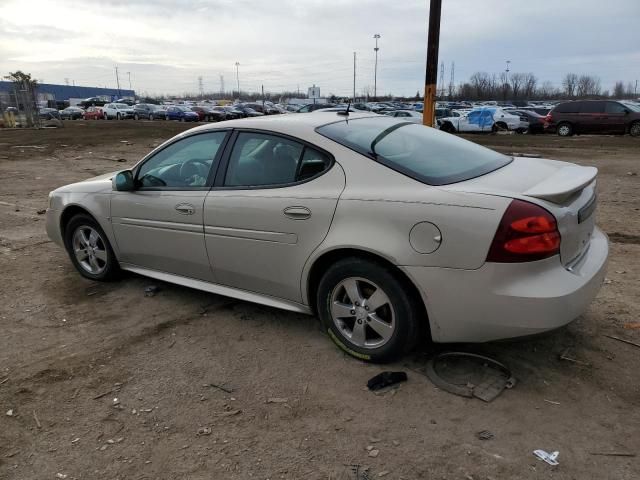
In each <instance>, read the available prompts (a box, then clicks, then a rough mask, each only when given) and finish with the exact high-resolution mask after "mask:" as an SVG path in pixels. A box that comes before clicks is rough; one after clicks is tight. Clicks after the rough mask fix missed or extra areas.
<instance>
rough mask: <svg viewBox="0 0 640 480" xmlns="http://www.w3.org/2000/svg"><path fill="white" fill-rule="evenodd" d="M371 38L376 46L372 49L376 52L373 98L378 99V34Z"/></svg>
mask: <svg viewBox="0 0 640 480" xmlns="http://www.w3.org/2000/svg"><path fill="white" fill-rule="evenodd" d="M373 38H375V39H376V46H375V48H374V49H373V51H374V52H376V64H375V67H374V68H373V99H374V100H378V50H380V49H379V48H378V39H379V38H380V34H379V33H376V34H375V35H374V36H373Z"/></svg>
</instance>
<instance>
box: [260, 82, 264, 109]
mask: <svg viewBox="0 0 640 480" xmlns="http://www.w3.org/2000/svg"><path fill="white" fill-rule="evenodd" d="M261 89H262V111H263V112H264V85H261Z"/></svg>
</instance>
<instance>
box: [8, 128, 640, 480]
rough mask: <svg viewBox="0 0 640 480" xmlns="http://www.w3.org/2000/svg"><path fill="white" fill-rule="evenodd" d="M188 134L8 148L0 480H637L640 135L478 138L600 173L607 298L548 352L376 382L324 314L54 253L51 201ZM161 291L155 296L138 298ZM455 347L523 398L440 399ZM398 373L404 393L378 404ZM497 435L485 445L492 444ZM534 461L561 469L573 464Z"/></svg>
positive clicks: (417, 364)
mask: <svg viewBox="0 0 640 480" xmlns="http://www.w3.org/2000/svg"><path fill="white" fill-rule="evenodd" d="M187 128H189V127H188V126H185V125H183V124H180V123H174V122H148V121H139V122H134V121H120V122H66V126H65V128H61V129H45V130H40V131H33V130H26V129H21V130H13V131H5V130H3V131H0V272H1V273H2V289H1V290H0V331H2V335H0V478H2V479H5V478H6V479H21V480H24V479H49V478H50V479H55V478H67V479H69V480H71V479H99V478H100V479H102V478H104V479H187V478H188V479H194V480H198V479H214V478H215V479H218V478H219V479H248V478H257V479H279V478H284V479H354V480H355V479H367V478H368V479H374V478H388V479H400V478H403V479H426V478H429V479H431V478H433V479H450V478H451V479H454V478H455V479H473V480H485V479H496V480H497V479H507V478H522V479H547V478H555V479H586V478H597V479H609V478H611V479H621V480H626V479H629V480H631V479H637V478H638V477H639V476H640V435H639V432H640V188H639V187H640V141H639V140H638V139H637V138H631V137H628V136H626V137H614V136H575V137H571V138H560V137H556V136H550V135H545V136H543V135H500V134H499V135H487V136H468V137H466V138H468V139H470V140H472V141H477V142H479V143H482V144H484V145H487V146H490V147H491V148H495V149H497V150H499V151H501V152H504V153H508V152H516V153H533V154H540V155H542V156H543V157H547V158H555V159H559V160H567V161H572V162H576V163H578V164H581V165H593V166H596V167H598V168H599V170H600V174H599V177H598V178H599V179H598V191H599V206H598V211H597V221H598V224H599V226H600V227H601V228H602V229H603V230H604V231H605V232H606V233H607V234H608V235H609V238H610V241H611V244H610V248H611V251H610V255H611V256H610V262H609V270H608V274H607V279H606V280H605V284H604V285H603V288H602V290H601V292H600V294H599V295H598V297H597V299H596V300H595V301H594V303H593V304H592V306H591V307H590V309H589V310H588V312H587V313H586V314H585V315H584V316H583V317H581V318H579V319H578V320H576V321H575V322H573V323H572V324H570V325H569V326H568V327H566V328H563V329H561V330H558V331H555V332H551V333H548V334H545V335H544V336H540V337H536V338H533V339H521V340H518V341H508V342H498V343H492V344H485V345H455V346H451V345H448V346H429V345H425V346H424V347H423V348H421V349H420V350H418V351H416V352H415V353H414V354H413V355H411V356H409V357H407V358H405V359H403V360H401V361H398V362H396V363H394V364H392V365H370V364H366V363H363V362H360V361H358V360H355V359H353V358H350V357H347V356H346V355H345V354H343V353H342V352H341V351H340V350H339V349H338V348H336V347H335V346H334V345H333V344H332V343H331V342H330V341H329V339H328V338H326V334H325V333H324V332H323V331H322V330H321V329H320V328H319V324H318V322H317V320H316V319H315V318H313V317H308V316H304V315H299V314H295V313H290V312H284V311H280V310H276V309H272V308H268V307H262V306H258V305H254V304H250V303H246V302H242V301H239V300H234V299H230V298H226V297H221V296H215V295H212V294H207V293H204V292H200V291H196V290H190V289H187V288H183V287H179V286H175V285H170V284H165V283H162V282H156V281H153V280H150V279H146V278H144V277H139V276H136V275H133V274H127V275H125V276H124V278H123V280H122V281H120V282H118V283H108V284H97V283H93V282H90V281H88V280H86V279H84V278H82V277H81V276H80V275H79V274H78V273H76V271H75V270H74V268H73V266H72V264H71V262H70V261H69V259H68V258H67V256H66V253H65V252H63V251H62V250H61V249H60V248H59V247H57V246H56V245H54V244H53V243H51V242H50V241H49V239H48V238H47V236H46V234H45V231H44V215H43V214H42V213H43V212H44V210H45V209H46V208H47V194H48V192H49V191H50V190H53V189H55V188H57V187H59V186H61V185H64V184H67V183H71V182H74V181H78V180H82V179H85V178H88V177H91V176H96V175H99V174H102V173H106V172H110V171H115V170H119V169H123V168H125V167H126V166H130V165H132V164H133V163H135V162H136V161H137V160H138V159H139V158H140V157H141V156H142V155H144V154H145V153H147V152H148V151H149V150H151V149H152V148H153V147H155V146H157V145H158V144H159V143H160V142H162V141H164V140H165V139H167V138H169V137H171V136H173V135H175V134H176V133H178V132H179V131H182V130H185V129H187ZM150 285H155V286H157V287H158V291H157V292H156V293H155V295H152V296H151V295H150V296H145V288H146V287H148V286H150ZM461 301H464V299H461ZM469 315H473V312H472V311H470V312H469ZM611 337H616V338H617V339H616V338H611ZM619 339H624V340H627V341H629V342H633V343H635V345H634V344H631V343H625V342H622V341H620V340H619ZM444 350H464V351H470V352H476V353H481V354H484V355H488V356H491V357H492V358H495V359H497V360H499V361H501V362H502V363H504V364H506V365H508V366H509V368H510V369H511V372H512V373H513V375H514V376H515V377H516V379H517V384H516V386H515V387H514V388H513V389H510V390H506V391H504V392H503V393H502V394H501V395H500V396H499V397H498V398H496V399H495V400H493V401H492V402H490V403H485V402H483V401H481V400H479V399H468V398H462V397H458V396H454V395H452V394H450V393H447V392H444V391H442V390H440V389H438V388H437V387H435V385H433V384H432V383H431V382H430V380H429V379H428V378H427V377H426V376H424V375H423V374H422V373H421V372H422V371H423V369H424V366H425V364H426V360H427V359H428V358H429V357H430V355H432V353H433V352H434V351H444ZM384 370H395V371H405V372H407V374H408V381H407V382H406V383H402V384H399V385H398V386H397V387H396V388H392V389H389V390H386V391H382V392H379V393H377V394H376V393H374V392H371V391H369V390H368V389H367V388H366V385H367V380H369V379H370V378H371V377H373V376H374V375H376V374H377V373H380V372H381V371H384ZM485 430H487V431H489V432H490V433H491V435H487V436H490V437H491V438H488V439H481V438H479V436H478V433H479V432H481V431H485ZM536 449H543V450H546V451H548V452H552V451H556V450H557V451H559V452H560V455H559V457H558V461H559V463H560V464H559V465H558V466H556V467H552V466H550V465H548V464H546V463H544V462H542V461H540V460H538V459H537V458H535V457H534V455H533V451H534V450H536Z"/></svg>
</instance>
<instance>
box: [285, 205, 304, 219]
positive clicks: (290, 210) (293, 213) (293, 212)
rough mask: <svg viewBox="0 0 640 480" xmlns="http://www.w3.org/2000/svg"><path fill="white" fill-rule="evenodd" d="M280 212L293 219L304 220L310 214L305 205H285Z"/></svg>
mask: <svg viewBox="0 0 640 480" xmlns="http://www.w3.org/2000/svg"><path fill="white" fill-rule="evenodd" d="M282 213H284V216H285V217H289V218H291V219H293V220H306V219H307V218H309V217H310V216H311V210H309V209H308V208H307V207H287V208H285V209H284V210H283V211H282Z"/></svg>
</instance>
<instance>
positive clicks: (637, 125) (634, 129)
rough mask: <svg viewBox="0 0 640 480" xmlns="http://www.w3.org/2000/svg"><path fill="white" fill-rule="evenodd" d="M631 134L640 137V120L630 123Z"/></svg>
mask: <svg viewBox="0 0 640 480" xmlns="http://www.w3.org/2000/svg"><path fill="white" fill-rule="evenodd" d="M629 135H631V136H632V137H640V122H633V123H632V124H631V125H629Z"/></svg>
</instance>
